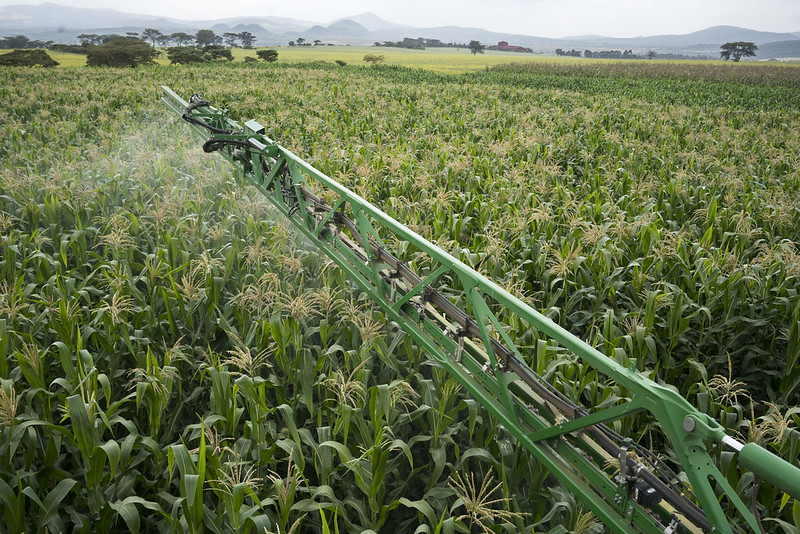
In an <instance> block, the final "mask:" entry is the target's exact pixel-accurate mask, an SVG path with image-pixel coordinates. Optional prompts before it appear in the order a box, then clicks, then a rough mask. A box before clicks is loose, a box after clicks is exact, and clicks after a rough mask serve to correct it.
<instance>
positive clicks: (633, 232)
mask: <svg viewBox="0 0 800 534" xmlns="http://www.w3.org/2000/svg"><path fill="white" fill-rule="evenodd" d="M278 52H279V61H278V62H277V63H276V64H266V63H264V62H259V63H257V64H251V63H248V64H245V63H244V62H243V61H242V58H243V57H244V56H246V55H252V56H255V53H254V51H244V50H236V51H235V56H236V60H235V61H234V62H232V63H228V62H221V63H214V64H207V65H200V66H177V65H155V66H149V67H144V68H138V69H109V68H86V67H70V66H66V65H67V63H68V61H67V59H69V60H70V61H75V63H76V64H77V63H78V62H79V61H78V57H82V56H78V57H73V56H71V55H70V56H69V57H67V56H65V55H59V54H53V57H54V58H55V59H57V60H58V61H60V62H62V65H65V66H63V67H59V68H55V69H37V68H33V69H24V68H0V100H2V102H3V103H4V105H3V106H0V124H3V131H4V140H3V143H0V508H1V509H2V510H3V514H4V515H3V517H4V521H5V523H4V525H3V526H4V528H5V529H6V530H8V531H11V532H30V531H44V530H45V529H48V530H49V531H53V532H54V531H72V530H74V529H80V528H83V526H84V525H87V524H88V525H91V526H92V527H93V529H94V530H96V531H98V532H104V531H114V530H123V529H128V530H130V531H132V532H138V531H148V532H149V531H162V530H167V531H170V530H171V531H181V532H183V531H193V532H203V531H208V530H214V531H221V532H222V531H225V532H227V531H243V532H248V531H250V532H252V531H259V532H262V531H264V529H266V530H267V531H269V532H278V531H280V532H289V531H291V529H294V532H334V531H335V529H339V531H341V532H350V531H358V532H362V531H365V530H372V531H375V532H380V531H383V532H401V533H409V534H413V533H416V532H420V533H422V532H428V533H432V532H437V531H438V532H470V531H472V532H476V531H479V530H481V525H485V526H486V528H488V529H490V530H491V531H492V532H531V531H532V530H534V529H535V531H536V532H548V531H550V532H563V531H564V530H563V529H567V531H575V530H577V529H579V528H585V529H586V528H588V529H589V531H598V530H601V528H602V527H601V526H599V525H598V524H597V522H596V519H595V518H594V517H593V515H592V514H591V512H589V511H588V508H587V507H586V506H584V505H583V504H581V503H580V502H579V501H578V500H577V499H576V498H575V497H574V496H571V495H569V493H568V492H567V491H566V490H564V489H563V488H561V487H558V486H556V485H555V484H554V483H553V481H552V477H549V476H548V473H547V472H546V471H545V470H544V469H543V468H542V467H541V466H540V465H538V464H537V463H536V462H534V461H533V460H532V459H531V458H530V457H529V456H528V455H527V454H526V453H525V452H524V451H523V450H521V449H520V448H519V447H517V446H516V444H515V443H514V441H513V439H511V438H510V437H509V434H508V433H507V431H506V430H505V429H504V428H503V427H502V426H501V425H498V424H497V423H496V422H495V421H494V420H493V419H492V417H491V416H490V414H489V413H488V412H487V411H486V410H485V409H483V408H482V407H480V406H478V405H477V403H476V401H475V400H474V399H471V398H470V397H469V396H468V395H466V394H465V393H464V392H463V391H462V390H461V387H460V386H459V385H458V384H457V383H456V382H455V381H454V380H453V379H452V378H451V377H449V376H447V374H446V373H445V372H444V371H443V369H442V368H441V367H439V366H438V365H437V364H436V363H435V362H432V361H429V360H428V358H427V357H426V355H425V353H424V352H423V351H422V350H420V348H419V347H417V346H415V345H414V343H412V342H411V340H410V339H409V338H408V336H405V335H404V334H403V333H402V332H401V331H400V330H399V329H398V328H397V326H396V325H394V324H392V323H390V322H387V318H386V317H385V316H384V315H383V314H382V312H381V311H380V310H378V309H376V308H375V307H374V306H373V305H372V304H371V303H370V302H369V300H368V299H367V298H365V296H364V295H360V294H359V293H358V292H357V291H354V290H353V289H352V286H351V284H349V283H348V282H347V280H346V278H345V276H344V274H343V273H342V272H340V271H339V270H338V269H337V268H336V267H335V266H334V265H332V264H331V262H329V261H328V260H327V258H325V257H324V256H322V255H321V254H320V253H319V251H318V250H316V249H315V248H314V247H313V246H312V245H311V244H310V243H309V242H307V241H306V240H303V239H300V238H299V237H298V236H297V235H295V234H294V233H293V232H292V230H291V228H290V227H289V226H288V225H287V223H286V221H284V220H281V219H280V218H278V217H277V215H276V214H275V213H274V212H273V211H271V210H270V209H269V208H268V204H267V202H266V201H265V199H263V198H261V197H260V196H259V194H258V193H257V192H256V191H254V190H252V189H249V188H246V187H244V186H242V184H241V183H240V181H239V179H238V177H237V175H236V173H235V172H233V171H232V170H231V168H230V167H229V166H228V165H227V164H226V163H225V162H224V160H222V159H221V158H218V157H216V156H213V155H209V154H205V153H204V152H203V151H202V149H201V148H200V145H201V142H200V141H199V140H197V139H196V138H192V137H191V136H190V135H189V129H188V128H187V127H186V125H185V124H184V123H182V122H180V121H179V120H178V119H177V118H176V117H172V116H170V114H169V113H168V112H167V110H166V108H164V107H163V106H162V104H161V103H160V102H159V86H161V85H168V86H170V87H172V89H174V90H175V91H177V92H178V93H179V94H181V95H183V96H184V97H187V98H188V97H189V95H191V94H194V93H197V94H200V95H202V96H203V97H204V98H206V99H207V100H209V101H210V102H212V103H213V104H214V105H215V106H217V107H220V108H227V109H229V110H230V114H231V116H232V117H234V118H236V119H237V120H246V119H249V118H255V119H257V120H258V121H259V122H260V123H262V124H263V125H264V126H265V128H266V134H267V135H269V136H270V137H271V138H273V139H275V140H277V141H278V142H280V143H281V144H283V145H284V146H286V147H287V148H289V149H291V150H292V151H293V152H295V153H296V154H298V155H300V156H301V157H303V158H304V159H306V160H307V161H309V162H311V163H312V164H313V165H315V166H316V167H317V168H319V169H320V170H321V171H323V172H325V173H326V174H328V175H329V176H331V177H332V178H334V179H335V180H337V181H339V182H341V183H342V184H344V185H345V186H347V187H349V188H351V189H353V190H354V191H356V192H357V193H358V194H360V195H361V196H363V197H364V198H366V199H368V200H369V201H370V202H372V203H373V204H375V205H376V206H379V207H380V208H381V209H383V210H384V211H385V212H386V213H388V214H389V215H391V216H392V217H394V218H396V219H397V220H398V221H400V222H401V223H403V224H406V225H408V226H409V227H410V228H411V229H412V230H414V231H415V232H417V233H418V234H419V235H421V236H423V237H425V238H427V239H429V240H431V241H432V242H434V243H436V244H437V245H438V246H440V247H441V248H443V249H444V250H446V251H448V252H450V253H451V254H452V255H454V256H455V257H457V258H459V259H460V260H461V261H463V262H465V263H466V264H468V265H470V266H471V267H473V268H475V269H476V270H478V271H479V272H481V273H483V274H484V275H485V276H487V277H489V278H491V279H492V280H494V281H496V282H498V283H499V284H501V285H502V286H503V287H505V288H507V289H508V290H509V291H510V292H512V293H513V294H515V295H517V296H519V297H520V298H521V299H524V300H525V301H526V302H527V303H529V304H530V305H531V306H533V307H535V308H536V309H538V310H540V311H541V312H542V313H543V314H545V315H546V316H547V317H549V318H551V319H552V320H553V321H555V322H557V323H558V324H560V325H562V326H563V327H565V328H566V329H568V330H570V331H571V332H573V333H574V334H576V335H578V336H579V337H580V338H581V339H584V340H586V341H587V342H588V343H590V344H591V345H592V346H595V347H597V348H598V349H599V350H601V351H603V352H604V353H605V354H607V355H608V356H609V357H610V358H614V359H616V360H617V361H618V362H619V363H620V364H622V365H625V366H627V367H630V368H632V369H635V370H636V371H637V372H641V373H644V374H646V375H647V376H649V377H651V378H653V379H655V380H658V381H660V382H662V383H664V384H666V385H667V386H668V387H673V388H676V389H677V390H678V391H679V392H680V394H681V395H683V396H684V397H686V398H687V399H688V400H689V401H690V402H691V403H692V404H693V405H695V406H696V407H697V408H698V409H700V410H701V411H703V412H704V413H706V414H708V415H709V416H710V417H712V418H714V419H716V420H718V421H720V422H721V424H722V425H723V426H724V427H725V428H726V429H727V430H728V433H729V434H731V435H738V436H740V437H741V438H742V439H744V440H752V441H756V442H759V443H761V444H763V445H764V446H766V447H768V448H770V449H771V450H772V451H774V452H776V453H777V454H780V455H782V456H783V457H784V458H785V459H787V460H788V461H791V462H794V463H795V464H796V465H797V464H798V452H799V451H800V433H799V432H798V430H797V427H798V425H800V413H799V412H800V409H799V408H798V406H800V204H798V202H797V199H798V197H799V196H800V87H798V73H800V69H798V68H797V67H782V66H772V65H752V64H748V65H727V64H717V63H707V64H705V63H704V64H702V65H697V64H694V63H675V64H672V63H661V62H655V61H654V62H650V61H646V60H641V61H638V62H633V61H631V62H595V61H593V60H580V61H578V60H558V61H556V60H554V59H553V58H546V60H543V59H538V58H531V59H530V61H521V60H522V59H523V58H524V56H520V55H517V54H513V55H511V54H494V53H487V54H485V55H477V56H472V55H471V54H469V53H468V52H467V51H466V50H462V51H457V50H442V51H438V50H437V51H432V50H426V51H424V52H421V53H417V52H414V51H400V50H395V49H384V48H373V47H361V48H359V47H311V48H297V47H295V48H288V47H287V48H278ZM365 53H377V54H383V55H385V56H386V59H385V62H384V63H385V64H384V65H378V66H375V67H369V66H366V65H364V62H363V60H362V58H363V55H364V54H365ZM62 59H63V60H64V61H62ZM337 59H340V60H342V61H345V62H346V63H348V65H347V66H345V67H340V66H337V65H336V64H335V63H334V61H335V60H337ZM315 61H324V62H325V63H324V64H313V62H315ZM512 61H514V62H516V63H517V64H515V65H509V64H508V63H510V62H512ZM501 65H504V66H501ZM409 66H411V67H414V68H407V67H409ZM487 67H489V68H488V69H487ZM451 72H452V73H460V74H447V73H451ZM390 245H392V246H395V247H396V248H397V249H398V250H399V251H400V252H398V254H402V252H403V243H390ZM406 259H407V261H409V262H413V261H419V260H417V259H416V258H414V257H409V258H406ZM421 267H424V265H422V266H421ZM442 283H443V284H446V281H443V282H442ZM444 289H447V288H446V286H445V287H444ZM452 298H453V299H454V300H457V299H458V298H459V296H458V295H457V294H453V296H452ZM498 317H499V319H500V320H501V321H502V326H503V328H504V329H506V331H507V332H508V335H509V336H511V338H512V339H513V340H514V341H515V342H516V343H517V344H518V345H519V346H520V347H522V348H523V350H524V353H523V357H524V358H525V360H526V362H527V363H528V364H529V365H531V367H532V368H534V369H535V370H536V371H537V373H539V374H540V375H541V376H543V377H545V378H547V379H548V380H549V381H550V382H551V383H552V384H553V385H554V386H555V387H556V388H557V389H558V391H559V392H560V393H561V394H563V395H565V396H567V397H569V398H570V399H572V400H574V401H577V402H581V403H583V404H584V405H586V406H587V407H593V406H601V405H604V403H606V404H607V403H615V402H624V401H625V400H626V399H628V398H629V392H628V391H626V390H625V389H624V388H622V387H621V386H619V385H618V384H616V383H614V382H613V381H612V380H609V379H608V378H607V377H603V376H598V374H597V373H595V372H593V371H592V370H590V369H589V368H587V366H586V365H585V364H584V363H582V362H581V361H580V360H578V359H577V358H576V357H575V356H574V355H573V354H571V353H569V352H568V351H565V350H563V348H560V347H552V346H545V347H544V348H543V349H542V350H541V351H540V353H539V352H537V350H538V345H535V343H536V342H535V340H536V339H538V338H537V333H536V332H532V331H531V329H530V328H529V327H527V326H526V325H524V324H521V323H520V322H519V321H517V320H515V318H514V316H513V314H510V313H505V312H503V311H502V310H500V311H498ZM545 345H546V344H545ZM614 424H615V426H614V430H616V431H617V432H619V433H620V434H622V435H624V436H627V437H630V438H631V439H633V440H635V441H636V442H639V443H641V444H643V445H646V446H647V447H650V448H653V449H654V450H656V452H657V453H658V454H659V455H660V456H661V457H662V458H664V459H665V461H667V462H670V461H671V460H670V458H671V451H670V446H669V443H665V442H664V440H663V439H660V438H659V436H660V434H659V432H658V429H657V428H653V427H652V426H651V421H648V420H647V419H646V418H644V417H638V416H634V417H629V418H626V419H624V420H621V421H616V422H615V423H614ZM711 453H712V455H714V457H715V459H717V460H718V461H719V462H720V464H721V465H728V464H727V463H726V462H728V461H729V456H727V453H723V452H722V451H721V450H717V449H714V450H712V451H711ZM613 469H614V466H609V467H608V471H609V473H610V474H611V475H612V476H613ZM723 472H724V473H725V476H727V477H728V480H729V482H730V483H731V485H733V486H734V487H735V488H737V490H738V491H739V492H740V494H741V495H742V496H743V498H744V499H745V501H746V502H747V503H748V504H751V503H755V506H757V507H758V511H759V513H760V515H761V517H762V518H770V519H776V520H780V521H783V522H785V523H786V524H792V523H796V521H797V518H798V517H800V504H797V503H795V502H791V500H790V499H788V498H787V499H786V500H785V501H782V495H783V494H782V493H781V492H779V491H778V490H776V489H775V488H773V487H771V486H769V485H768V484H766V483H764V482H761V481H758V480H755V479H754V478H752V477H747V476H745V477H741V478H740V477H739V474H738V471H737V470H736V469H732V470H730V471H727V470H724V471H723ZM472 475H474V477H475V480H477V481H479V482H478V488H475V487H471V486H470V484H469V483H468V482H465V481H467V480H470V479H469V477H470V476H472ZM484 481H488V482H487V488H486V491H489V490H491V491H490V492H489V493H488V494H486V493H484V494H483V495H482V496H481V495H477V492H478V490H479V489H480V484H481V483H482V482H484ZM473 486H474V484H473ZM487 495H488V496H487ZM481 499H483V501H481ZM488 501H493V502H491V503H489V502H488ZM475 502H482V503H483V506H482V507H477V508H472V509H469V510H468V509H467V508H466V504H467V503H475ZM487 503H488V504H487ZM55 510H57V511H58V512H55ZM729 512H730V514H731V516H732V517H733V516H734V515H735V512H734V511H733V510H729ZM587 525H588V527H587ZM787 531H788V530H787Z"/></svg>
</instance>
